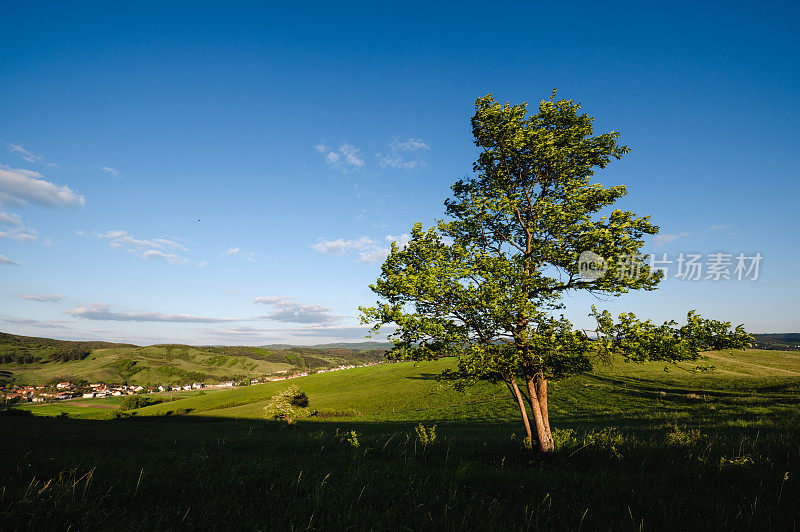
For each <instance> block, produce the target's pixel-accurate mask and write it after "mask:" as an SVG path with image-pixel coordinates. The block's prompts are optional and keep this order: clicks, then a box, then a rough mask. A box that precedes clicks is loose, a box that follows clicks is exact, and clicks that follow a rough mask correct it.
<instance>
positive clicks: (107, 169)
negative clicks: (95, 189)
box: [100, 166, 125, 177]
mask: <svg viewBox="0 0 800 532" xmlns="http://www.w3.org/2000/svg"><path fill="white" fill-rule="evenodd" d="M100 170H103V171H104V172H107V173H109V174H111V175H113V176H114V177H125V176H124V175H122V174H121V173H120V172H119V170H117V169H116V168H111V167H110V166H101V167H100Z"/></svg>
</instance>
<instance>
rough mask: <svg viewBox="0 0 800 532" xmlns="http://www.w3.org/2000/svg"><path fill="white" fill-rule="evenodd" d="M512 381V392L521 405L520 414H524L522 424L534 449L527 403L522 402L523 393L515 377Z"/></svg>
mask: <svg viewBox="0 0 800 532" xmlns="http://www.w3.org/2000/svg"><path fill="white" fill-rule="evenodd" d="M510 380H511V386H510V387H511V390H512V392H513V393H514V397H515V398H516V400H517V404H518V405H519V411H520V414H522V424H523V425H525V432H526V433H527V434H528V441H529V442H531V448H533V433H531V423H530V421H528V412H527V411H526V410H525V402H524V401H523V400H522V393H521V392H520V391H519V386H517V380H516V379H515V378H514V377H513V376H512V377H511V379H510Z"/></svg>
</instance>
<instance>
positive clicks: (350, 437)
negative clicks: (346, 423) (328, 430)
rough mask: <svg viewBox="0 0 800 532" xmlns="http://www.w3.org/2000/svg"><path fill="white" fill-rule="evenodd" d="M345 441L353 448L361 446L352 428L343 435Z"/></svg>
mask: <svg viewBox="0 0 800 532" xmlns="http://www.w3.org/2000/svg"><path fill="white" fill-rule="evenodd" d="M345 441H346V442H347V443H348V444H350V447H352V448H354V449H358V448H359V447H360V446H361V444H360V443H359V442H358V433H357V432H356V431H354V430H351V431H350V432H348V433H347V435H346V436H345Z"/></svg>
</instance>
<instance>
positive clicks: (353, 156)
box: [314, 142, 364, 173]
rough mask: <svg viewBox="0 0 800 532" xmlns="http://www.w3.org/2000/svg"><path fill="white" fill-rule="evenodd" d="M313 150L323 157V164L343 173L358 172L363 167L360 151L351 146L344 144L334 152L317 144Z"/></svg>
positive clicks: (323, 145) (324, 145) (325, 146)
mask: <svg viewBox="0 0 800 532" xmlns="http://www.w3.org/2000/svg"><path fill="white" fill-rule="evenodd" d="M314 148H315V149H316V150H317V151H318V152H319V153H321V154H322V155H323V156H324V157H325V162H326V163H328V165H330V166H331V167H333V168H336V169H337V170H339V171H341V172H343V173H344V172H349V171H353V170H358V169H359V168H362V167H363V166H364V158H363V157H362V155H361V150H359V149H358V148H356V147H355V146H353V145H352V144H348V143H346V142H344V143H342V145H341V146H339V148H338V149H336V150H334V149H333V148H331V147H329V146H327V145H326V144H324V143H323V144H317V145H316V146H314Z"/></svg>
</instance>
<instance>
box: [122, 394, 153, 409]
mask: <svg viewBox="0 0 800 532" xmlns="http://www.w3.org/2000/svg"><path fill="white" fill-rule="evenodd" d="M161 401H162V400H161V399H153V398H152V397H143V396H141V395H129V396H128V397H126V398H125V399H123V400H122V403H120V405H119V409H120V410H134V409H136V408H144V407H145V406H150V405H155V404H158V403H160V402H161Z"/></svg>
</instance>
